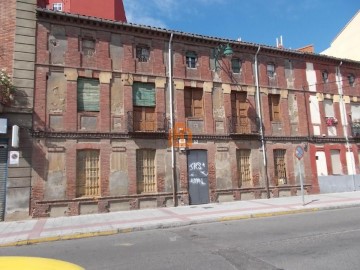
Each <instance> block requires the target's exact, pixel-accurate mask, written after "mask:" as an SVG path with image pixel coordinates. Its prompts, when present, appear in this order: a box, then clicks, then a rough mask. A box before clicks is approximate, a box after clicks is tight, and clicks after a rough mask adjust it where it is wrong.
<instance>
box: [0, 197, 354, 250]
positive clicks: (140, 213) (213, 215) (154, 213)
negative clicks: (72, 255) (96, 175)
mask: <svg viewBox="0 0 360 270" xmlns="http://www.w3.org/2000/svg"><path fill="white" fill-rule="evenodd" d="M353 206H360V191H357V192H346V193H329V194H316V195H306V196H305V205H304V206H303V205H302V198H301V197H300V196H296V197H282V198H271V199H261V200H251V201H236V202H229V203H212V204H205V205H190V206H179V207H168V208H156V209H145V210H134V211H122V212H113V213H106V214H94V215H83V216H74V217H59V218H43V219H33V220H23V221H13V222H0V247H3V246H16V245H26V244H34V243H40V242H48V241H56V240H65V239H77V238H85V237H92V236H100V235H111V234H117V233H125V232H132V231H139V230H151V229H158V228H172V227H179V226H185V225H191V224H200V223H207V222H222V221H229V220H239V219H248V218H258V217H269V216H278V215H286V214H295V213H302V212H311V211H320V210H329V209H338V208H346V207H353Z"/></svg>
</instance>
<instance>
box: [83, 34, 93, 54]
mask: <svg viewBox="0 0 360 270" xmlns="http://www.w3.org/2000/svg"><path fill="white" fill-rule="evenodd" d="M81 47H82V53H83V55H86V56H93V55H94V54H95V40H94V39H92V38H83V39H82V42H81Z"/></svg>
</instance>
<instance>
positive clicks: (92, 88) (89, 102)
mask: <svg viewBox="0 0 360 270" xmlns="http://www.w3.org/2000/svg"><path fill="white" fill-rule="evenodd" d="M99 100H100V86H99V81H98V80H96V79H85V78H81V79H78V85H77V110H78V112H84V111H87V112H98V111H100V102H99Z"/></svg>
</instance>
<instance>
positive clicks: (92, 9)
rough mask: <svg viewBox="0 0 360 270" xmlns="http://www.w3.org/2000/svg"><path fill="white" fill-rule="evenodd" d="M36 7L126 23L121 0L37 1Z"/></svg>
mask: <svg viewBox="0 0 360 270" xmlns="http://www.w3.org/2000/svg"><path fill="white" fill-rule="evenodd" d="M38 6H39V7H41V8H47V9H50V10H54V11H61V12H67V13H73V14H80V15H87V16H93V17H98V18H103V19H108V20H114V21H121V22H126V15H125V9H124V4H123V1H122V0H103V1H95V0H92V1H91V0H90V1H89V0H39V1H38Z"/></svg>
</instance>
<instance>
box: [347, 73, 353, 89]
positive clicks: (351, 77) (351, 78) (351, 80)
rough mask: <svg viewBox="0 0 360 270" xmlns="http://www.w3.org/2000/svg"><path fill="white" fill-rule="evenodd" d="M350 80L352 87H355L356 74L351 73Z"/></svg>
mask: <svg viewBox="0 0 360 270" xmlns="http://www.w3.org/2000/svg"><path fill="white" fill-rule="evenodd" d="M348 80H349V85H350V86H351V87H353V86H354V85H355V76H354V74H349V75H348Z"/></svg>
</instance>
